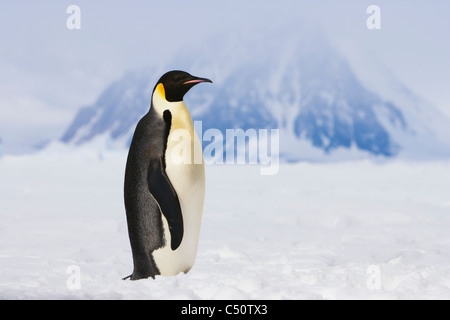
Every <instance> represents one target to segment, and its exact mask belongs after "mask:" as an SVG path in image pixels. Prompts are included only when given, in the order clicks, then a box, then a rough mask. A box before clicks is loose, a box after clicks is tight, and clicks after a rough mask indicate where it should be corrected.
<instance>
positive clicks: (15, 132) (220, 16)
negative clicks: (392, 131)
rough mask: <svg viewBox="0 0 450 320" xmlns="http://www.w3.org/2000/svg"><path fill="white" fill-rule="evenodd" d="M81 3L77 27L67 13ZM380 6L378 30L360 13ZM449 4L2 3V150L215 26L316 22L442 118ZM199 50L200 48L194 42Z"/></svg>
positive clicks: (28, 140) (26, 140) (64, 119)
mask: <svg viewBox="0 0 450 320" xmlns="http://www.w3.org/2000/svg"><path fill="white" fill-rule="evenodd" d="M71 4H77V5H78V6H79V7H80V8H81V30H68V29H67V27H66V19H67V18H68V14H67V13H66V9H67V7H68V6H69V5H71ZM371 4H377V5H378V6H379V7H380V8H381V30H368V29H367V27H366V19H367V17H368V16H369V15H368V14H367V13H366V9H367V7H368V6H369V5H371ZM449 15H450V1H447V0H434V1H422V0H420V1H419V0H408V1H407V0H390V1H373V0H371V1H364V0H361V1H352V0H346V1H336V0H327V1H299V0H296V1H287V0H285V1H254V0H253V1H250V0H246V1H221V2H219V1H197V0H191V1H164V2H162V1H141V0H129V1H111V0H90V1H86V0H83V1H72V0H71V1H54V0H53V1H50V0H45V1H44V0H28V1H25V0H19V1H1V3H0V40H1V43H0V137H2V139H3V142H4V145H5V146H4V148H5V149H6V151H7V152H15V153H16V152H21V151H24V150H28V149H29V148H30V146H33V145H36V144H39V143H42V142H43V141H45V140H48V139H53V138H58V137H60V136H61V134H62V133H63V131H64V130H65V129H66V127H67V126H68V125H69V123H70V122H71V120H72V118H73V117H74V115H75V113H76V112H77V110H78V109H79V108H80V107H82V106H85V105H89V104H92V103H93V102H95V100H96V98H97V97H98V95H99V94H100V93H101V91H102V90H103V89H104V88H105V87H106V86H107V85H108V84H110V83H111V81H113V80H115V79H118V78H119V77H120V76H121V75H122V74H123V73H124V72H125V71H126V70H130V69H138V68H141V67H143V66H147V65H154V64H155V63H158V62H159V61H164V60H165V59H167V58H168V57H169V56H170V55H172V54H173V53H174V52H176V51H177V50H182V49H183V47H185V46H195V45H196V43H201V41H202V40H204V39H205V38H207V37H208V36H211V35H213V34H215V33H217V32H219V31H223V30H228V29H233V30H236V29H240V28H248V27H254V28H255V27H256V28H261V29H262V30H264V28H266V27H268V26H270V25H272V24H274V23H278V22H280V21H283V20H285V19H291V20H296V19H299V20H302V19H309V20H311V21H317V22H318V23H319V24H320V25H321V26H322V28H323V30H324V31H325V33H326V34H327V35H328V37H329V38H330V39H331V40H332V41H333V42H334V43H335V44H336V45H339V44H340V43H341V42H345V41H351V42H353V43H355V44H357V45H358V46H360V47H361V48H363V49H364V50H366V52H371V54H374V55H376V56H378V57H379V59H380V60H381V61H383V62H384V63H385V64H386V65H387V66H388V67H389V68H390V69H391V70H392V71H393V72H394V74H395V75H396V76H397V77H398V78H399V79H400V80H401V81H402V82H403V83H404V84H406V85H407V86H408V87H409V88H411V89H412V91H414V92H416V93H418V94H419V95H421V96H423V97H424V98H425V99H427V100H429V101H431V102H432V103H433V104H435V105H436V106H437V107H439V108H440V109H441V110H442V111H443V112H445V113H446V114H447V115H449V116H450V89H449V88H450V41H448V39H447V38H448V32H449V31H450V19H449V18H448V17H449ZM199 49H201V48H199Z"/></svg>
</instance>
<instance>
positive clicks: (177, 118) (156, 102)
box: [152, 83, 193, 129]
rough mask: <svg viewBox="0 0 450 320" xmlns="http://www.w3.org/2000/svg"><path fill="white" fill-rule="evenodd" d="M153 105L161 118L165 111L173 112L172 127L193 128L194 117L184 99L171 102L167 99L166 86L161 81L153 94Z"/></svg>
mask: <svg viewBox="0 0 450 320" xmlns="http://www.w3.org/2000/svg"><path fill="white" fill-rule="evenodd" d="M152 106H153V108H154V109H155V111H156V113H157V114H158V116H159V117H161V119H162V118H163V114H164V111H166V110H169V111H170V113H171V114H172V127H173V128H174V129H175V128H189V129H190V128H192V127H193V123H192V118H191V114H190V113H189V110H188V109H187V107H186V105H185V104H184V101H176V102H170V101H167V100H166V96H165V91H164V86H163V85H162V84H161V83H159V84H158V85H157V86H156V88H155V90H154V91H153V96H152Z"/></svg>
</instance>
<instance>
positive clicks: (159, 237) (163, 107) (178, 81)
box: [124, 70, 212, 280]
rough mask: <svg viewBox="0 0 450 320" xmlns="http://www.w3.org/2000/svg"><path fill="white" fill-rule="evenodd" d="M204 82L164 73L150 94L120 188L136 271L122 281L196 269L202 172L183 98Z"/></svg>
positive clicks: (198, 146)
mask: <svg viewBox="0 0 450 320" xmlns="http://www.w3.org/2000/svg"><path fill="white" fill-rule="evenodd" d="M203 82H209V83H212V81H211V80H209V79H206V78H199V77H195V76H192V75H190V74H189V73H187V72H184V71H178V70H175V71H169V72H167V73H166V74H164V75H163V76H162V77H161V78H160V79H159V81H158V82H157V83H156V85H155V87H154V89H153V94H152V99H151V106H150V110H149V112H148V113H147V114H146V115H145V116H144V117H143V118H142V119H141V120H140V121H139V123H138V124H137V126H136V130H135V132H134V135H133V139H132V142H131V145H130V149H129V153H128V158H127V164H126V169H125V183H124V198H125V210H126V215H127V224H128V235H129V238H130V243H131V251H132V255H133V265H134V268H133V273H132V274H131V275H130V276H128V277H126V278H124V279H127V278H130V279H131V280H138V279H144V278H149V277H151V278H155V276H157V275H162V276H174V275H177V274H179V273H181V272H184V273H187V272H188V271H189V270H190V269H191V268H192V266H193V264H194V261H195V258H196V255H197V246H198V239H199V234H200V225H201V219H202V213H203V202H204V197H205V169H204V165H203V163H204V161H203V154H202V149H201V143H200V140H199V138H198V136H197V133H196V132H195V130H194V125H193V122H192V118H191V115H190V113H189V111H188V109H187V107H186V105H185V104H184V102H183V97H184V95H185V94H186V93H187V92H188V91H189V90H190V89H191V88H192V87H193V86H195V85H197V84H199V83H203Z"/></svg>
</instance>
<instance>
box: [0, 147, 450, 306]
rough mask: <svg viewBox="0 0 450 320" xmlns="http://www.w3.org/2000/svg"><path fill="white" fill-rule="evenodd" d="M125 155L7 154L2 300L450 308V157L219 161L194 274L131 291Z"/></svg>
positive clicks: (1, 163) (0, 245) (134, 285)
mask: <svg viewBox="0 0 450 320" xmlns="http://www.w3.org/2000/svg"><path fill="white" fill-rule="evenodd" d="M125 159H126V153H125V152H117V153H112V152H111V153H96V152H88V151H86V150H82V149H79V150H78V151H76V153H75V152H72V153H68V154H61V153H58V152H56V151H55V152H53V153H51V152H47V153H42V154H39V155H32V156H21V157H10V156H6V157H4V158H2V159H0V179H1V183H0V219H1V223H0V298H1V299H35V298H43V299H417V298H419V299H420V298H437V299H450V236H449V232H448V230H449V228H450V196H449V195H450V192H449V191H450V163H448V162H427V163H420V162H416V163H414V162H388V163H384V164H375V163H373V162H368V161H358V162H341V163H321V164H311V163H298V164H282V166H281V168H280V170H279V172H278V174H277V175H274V176H261V175H260V170H259V169H260V168H259V167H258V166H230V165H223V166H207V169H206V174H207V194H206V204H205V211H204V218H203V225H202V231H201V235H200V243H199V250H198V256H197V260H196V264H195V265H194V267H193V269H192V270H191V272H190V273H188V274H186V275H185V274H180V275H178V276H176V277H169V278H164V277H157V278H156V280H152V279H148V280H141V281H137V282H132V281H122V280H121V278H122V277H124V276H127V275H129V274H130V273H131V271H132V259H131V250H130V245H129V241H128V234H127V226H126V219H125V212H124V207H123V196H122V183H123V174H124V167H125ZM71 266H76V267H78V268H79V270H80V274H81V278H80V287H79V288H74V287H73V286H71V285H70V284H71V283H72V282H70V281H71V279H73V278H72V277H73V274H70V271H71V270H72V269H71ZM373 270H375V271H376V270H379V271H380V273H379V274H378V273H376V276H378V275H379V276H380V277H379V279H380V286H379V287H377V286H375V287H374V286H373V282H371V279H373V278H371V277H372V276H373V273H372V272H373ZM68 271H69V273H68ZM68 281H69V285H68ZM368 284H369V285H368Z"/></svg>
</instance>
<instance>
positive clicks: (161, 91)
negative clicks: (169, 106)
mask: <svg viewBox="0 0 450 320" xmlns="http://www.w3.org/2000/svg"><path fill="white" fill-rule="evenodd" d="M156 91H158V93H159V94H160V95H161V97H163V98H164V100H166V90H165V89H164V85H163V84H162V83H159V84H158V85H157V86H156Z"/></svg>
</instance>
